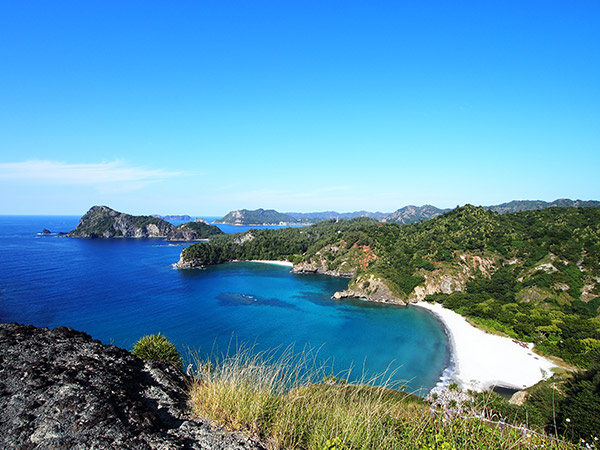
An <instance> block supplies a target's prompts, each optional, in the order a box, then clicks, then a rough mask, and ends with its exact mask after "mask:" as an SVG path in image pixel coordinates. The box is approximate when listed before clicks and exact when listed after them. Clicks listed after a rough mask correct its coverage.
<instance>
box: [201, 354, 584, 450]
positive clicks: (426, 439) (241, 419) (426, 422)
mask: <svg viewBox="0 0 600 450" xmlns="http://www.w3.org/2000/svg"><path fill="white" fill-rule="evenodd" d="M310 360H311V358H310V357H309V358H302V357H299V358H298V357H292V356H290V355H289V354H288V355H286V356H283V357H280V358H273V357H272V355H270V354H264V353H263V354H258V355H256V354H254V353H252V352H249V351H242V352H238V353H236V354H234V355H233V356H230V357H226V358H223V359H222V360H220V361H218V362H217V363H216V364H214V365H211V366H210V368H209V369H204V368H205V367H207V365H206V364H204V363H202V362H200V363H199V364H198V367H201V368H203V369H202V370H200V372H199V373H198V374H197V378H196V381H195V382H194V383H193V384H192V387H191V391H190V395H191V404H192V411H193V413H194V414H196V415H199V416H201V417H209V418H211V419H213V420H216V421H217V422H219V423H221V424H222V425H224V426H226V427H229V428H233V429H238V430H243V431H246V432H250V433H251V434H254V435H256V436H258V437H260V438H262V439H263V440H264V441H267V442H269V448H273V449H296V448H297V449H318V450H322V449H332V448H335V449H338V450H341V449H347V450H350V449H365V450H366V449H374V450H375V449H377V450H379V449H389V450H394V449H411V450H412V449H415V448H421V449H500V448H505V449H537V448H550V449H571V448H574V446H572V445H570V444H566V443H560V442H557V441H555V440H552V439H550V438H548V437H544V436H539V435H535V434H530V433H523V432H522V430H521V429H518V428H512V427H499V426H498V424H496V423H491V422H489V421H488V420H486V419H483V418H477V417H475V416H473V415H472V414H464V415H455V416H452V415H447V414H446V413H445V412H444V411H436V410H431V408H430V406H429V405H428V404H426V403H425V402H424V401H423V400H421V399H419V398H417V397H414V396H412V395H410V394H407V393H405V392H402V391H397V390H393V389H389V388H388V387H386V386H385V383H383V384H384V386H380V387H374V386H370V385H369V384H368V381H370V380H364V381H365V383H362V384H351V383H340V382H339V381H338V380H336V381H338V382H336V383H331V384H320V383H315V380H320V379H323V377H322V375H323V373H324V372H325V373H326V371H324V370H323V369H320V368H314V367H310V363H309V361H310ZM307 362H308V369H309V371H308V372H307ZM378 381H379V383H380V384H381V380H378ZM476 406H477V408H480V410H481V411H484V412H486V415H487V416H493V412H492V411H489V410H487V409H486V405H485V404H481V405H476ZM487 413H490V414H487Z"/></svg>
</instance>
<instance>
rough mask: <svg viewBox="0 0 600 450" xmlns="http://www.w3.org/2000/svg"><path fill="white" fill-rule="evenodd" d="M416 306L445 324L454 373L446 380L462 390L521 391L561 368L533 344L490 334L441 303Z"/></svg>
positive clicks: (417, 304) (445, 375)
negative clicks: (505, 389)
mask: <svg viewBox="0 0 600 450" xmlns="http://www.w3.org/2000/svg"><path fill="white" fill-rule="evenodd" d="M413 305H414V306H417V307H419V308H423V309H426V310H428V311H429V312H430V313H431V314H433V315H434V316H436V318H437V319H438V320H440V322H442V324H443V325H444V327H445V329H446V332H447V333H448V337H449V341H450V346H451V363H450V367H451V368H452V366H454V372H453V373H452V374H451V375H450V374H448V373H447V370H444V374H443V378H447V377H448V375H450V378H451V379H452V380H453V381H455V382H457V383H458V385H459V386H460V387H461V388H462V389H472V390H474V391H482V390H487V389H491V388H493V387H494V386H498V387H505V388H509V389H515V390H521V389H524V388H527V387H530V386H533V385H534V384H536V383H538V382H539V381H541V380H543V379H546V378H549V377H550V376H552V369H553V368H554V367H557V366H556V364H554V363H553V362H551V361H549V360H547V359H546V358H544V357H542V356H539V355H536V354H535V353H533V351H532V348H533V344H528V345H527V346H526V347H522V346H521V345H520V344H519V343H517V342H515V341H513V340H512V339H511V338H507V337H502V336H497V335H494V334H490V333H486V332H485V331H483V330H481V329H479V328H476V327H474V326H473V325H471V324H470V323H469V322H467V320H466V319H465V318H464V317H462V316H461V315H460V314H457V313H455V312H454V311H451V310H449V309H447V308H444V307H443V306H442V305H440V304H438V303H435V304H431V303H426V302H418V303H414V304H413ZM434 389H435V388H434Z"/></svg>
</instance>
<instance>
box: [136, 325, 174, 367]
mask: <svg viewBox="0 0 600 450" xmlns="http://www.w3.org/2000/svg"><path fill="white" fill-rule="evenodd" d="M131 353H132V354H133V355H134V356H137V357H138V358H140V359H143V360H151V361H166V362H168V363H171V364H173V365H174V366H176V367H181V364H182V363H183V360H182V359H181V354H180V353H179V351H178V350H177V348H176V347H175V344H173V343H172V342H171V341H169V340H168V339H167V338H166V337H165V336H164V335H163V334H160V333H158V334H150V335H147V336H144V337H142V338H140V339H139V340H138V341H137V342H136V343H135V344H134V345H133V350H132V352H131Z"/></svg>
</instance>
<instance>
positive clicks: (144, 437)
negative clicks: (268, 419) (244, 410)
mask: <svg viewBox="0 0 600 450" xmlns="http://www.w3.org/2000/svg"><path fill="white" fill-rule="evenodd" d="M185 383H186V380H185V377H184V376H183V374H181V372H180V371H179V370H177V369H175V368H174V367H172V366H170V365H168V364H166V363H157V362H144V361H141V360H140V359H138V358H136V357H134V356H132V355H131V354H130V353H129V352H127V351H125V350H123V349H120V348H117V347H113V346H107V345H104V344H102V343H101V342H99V341H96V340H93V339H92V338H91V337H90V336H89V335H87V334H85V333H81V332H78V331H75V330H72V329H70V328H64V327H61V328H56V329H53V330H48V329H47V328H36V327H33V326H24V325H18V324H0V448H15V449H48V448H52V449H67V448H68V449H110V448H119V449H161V450H162V449H165V450H166V449H258V448H261V447H260V446H259V445H258V444H256V443H255V442H253V441H251V440H250V439H248V438H246V437H243V436H242V435H240V434H238V433H232V432H228V431H224V430H222V429H220V428H217V427H214V426H211V425H210V424H209V423H208V421H206V420H199V419H191V418H189V417H188V416H187V415H186V400H187V396H186V391H185Z"/></svg>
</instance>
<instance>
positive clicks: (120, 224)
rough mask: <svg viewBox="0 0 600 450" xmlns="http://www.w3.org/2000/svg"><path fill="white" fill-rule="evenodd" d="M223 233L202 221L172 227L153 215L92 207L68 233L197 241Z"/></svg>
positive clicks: (106, 207)
mask: <svg viewBox="0 0 600 450" xmlns="http://www.w3.org/2000/svg"><path fill="white" fill-rule="evenodd" d="M219 234H224V233H223V232H222V231H221V230H220V229H219V228H217V227H216V226H213V225H208V224H206V223H202V222H188V223H184V224H182V225H178V226H175V225H173V224H171V223H169V222H167V221H166V220H163V219H161V218H159V217H153V216H132V215H129V214H125V213H121V212H119V211H115V210H114V209H111V208H109V207H108V206H92V207H91V208H90V210H89V211H88V212H87V213H85V214H84V215H83V217H81V220H80V221H79V224H78V225H77V228H75V229H74V230H73V231H71V232H69V233H67V236H68V237H77V238H88V239H90V238H92V239H93V238H103V239H111V238H164V239H166V240H169V241H196V240H199V239H206V238H209V237H210V236H215V235H219Z"/></svg>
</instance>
